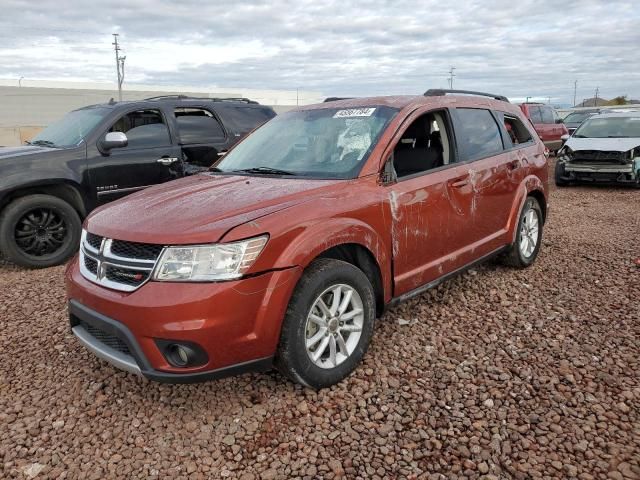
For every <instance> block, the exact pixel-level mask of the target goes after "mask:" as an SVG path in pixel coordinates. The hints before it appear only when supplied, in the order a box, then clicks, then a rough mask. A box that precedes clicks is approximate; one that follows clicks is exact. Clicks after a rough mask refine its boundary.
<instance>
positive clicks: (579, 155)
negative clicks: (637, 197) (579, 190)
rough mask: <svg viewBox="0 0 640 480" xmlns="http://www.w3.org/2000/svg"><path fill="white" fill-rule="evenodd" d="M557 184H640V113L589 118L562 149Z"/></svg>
mask: <svg viewBox="0 0 640 480" xmlns="http://www.w3.org/2000/svg"><path fill="white" fill-rule="evenodd" d="M555 180H556V185H558V186H564V185H567V184H570V183H573V182H592V183H593V182H604V183H625V184H631V185H635V186H638V187H640V112H624V113H604V114H600V115H596V116H594V117H591V118H589V119H588V120H586V121H585V122H584V123H583V124H582V125H580V127H578V129H577V130H576V131H575V132H574V133H573V135H572V136H571V137H569V139H568V140H567V141H566V143H565V144H564V146H563V147H562V148H561V149H560V151H559V152H558V161H557V162H556V171H555Z"/></svg>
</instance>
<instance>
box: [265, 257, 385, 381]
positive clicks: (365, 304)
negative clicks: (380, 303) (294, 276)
mask: <svg viewBox="0 0 640 480" xmlns="http://www.w3.org/2000/svg"><path fill="white" fill-rule="evenodd" d="M338 286H340V291H339V292H340V293H339V294H340V295H341V296H340V297H338V298H339V299H341V300H340V301H339V302H338V303H342V301H344V299H345V297H346V296H347V295H348V293H349V291H351V294H350V297H349V298H350V300H349V304H348V305H347V306H346V308H345V309H341V308H338V309H337V312H340V310H342V312H343V313H342V315H340V314H338V315H335V313H336V311H334V307H336V305H335V304H334V303H333V299H334V297H335V291H336V288H337V287H338ZM319 299H322V300H323V301H324V306H325V307H326V308H325V310H322V308H320V307H321V305H320V303H319ZM358 305H360V306H361V310H362V312H361V313H360V314H355V315H354V312H356V311H357V310H358ZM337 307H342V305H337ZM332 312H333V313H332ZM375 313H376V302H375V295H374V290H373V286H372V285H371V282H370V281H369V279H368V278H367V277H366V275H365V274H364V273H363V272H362V270H360V269H358V268H356V267H354V266H353V265H351V264H350V263H347V262H343V261H341V260H333V259H319V260H315V261H314V262H313V263H311V265H310V266H309V267H308V268H307V269H306V270H305V272H304V273H303V275H302V278H300V281H299V282H298V284H297V285H296V288H295V290H294V292H293V295H292V296H291V301H290V302H289V306H288V308H287V312H286V314H285V318H284V322H283V325H282V331H281V333H280V343H279V345H278V351H277V353H276V360H275V364H276V366H277V367H278V369H279V370H280V372H281V373H282V374H283V375H285V376H286V377H288V378H290V379H291V380H293V381H294V382H297V383H300V384H302V385H304V386H307V387H310V388H314V389H320V388H324V387H328V386H331V385H334V384H336V383H338V382H340V381H341V380H343V379H344V378H345V377H347V376H348V375H349V374H350V373H351V372H353V370H354V369H355V368H356V366H357V365H358V364H359V363H360V361H361V360H362V357H363V356H364V354H365V352H366V351H367V348H368V347H369V342H370V341H371V337H372V335H373V328H374V320H375ZM312 314H313V315H314V316H313V317H312ZM327 314H330V315H331V316H329V315H327ZM327 317H329V318H327ZM347 317H351V318H347ZM312 318H314V320H312ZM319 320H320V322H318V321H319ZM322 321H324V326H322ZM340 322H343V323H340ZM358 328H359V329H360V331H359V332H358V331H357V330H358ZM358 333H359V336H358ZM314 339H315V340H316V341H315V342H314ZM340 339H342V341H341V340H340ZM308 340H309V341H310V342H313V343H311V344H310V346H309V348H307V341H308ZM323 346H324V349H322V350H321V348H322V347H323ZM343 352H346V353H347V354H345V353H343ZM332 353H333V356H332ZM312 356H318V359H317V360H315V361H314V360H313V359H312ZM332 359H333V361H332Z"/></svg>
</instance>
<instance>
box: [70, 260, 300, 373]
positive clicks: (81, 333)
mask: <svg viewBox="0 0 640 480" xmlns="http://www.w3.org/2000/svg"><path fill="white" fill-rule="evenodd" d="M300 274H301V269H300V268H298V267H293V268H289V269H286V270H282V271H274V272H268V273H264V274H261V275H257V276H255V277H251V278H245V279H242V280H238V281H232V282H219V283H168V282H149V283H147V284H145V285H144V286H142V287H141V288H140V289H138V290H136V291H135V292H132V293H124V292H118V291H114V290H110V289H107V288H104V287H101V286H98V285H95V284H94V283H92V282H90V281H88V280H87V279H85V278H84V277H83V276H82V275H81V274H80V271H79V268H78V262H77V260H74V261H73V262H72V263H71V265H70V266H69V268H68V270H67V273H66V283H67V295H68V298H69V320H70V324H71V329H72V332H73V333H74V335H75V336H76V337H77V338H78V340H79V341H80V343H82V344H83V345H84V346H85V347H86V348H88V349H89V350H90V351H92V352H93V353H94V354H95V355H96V356H98V357H100V358H102V359H103V360H106V361H108V362H109V363H111V364H113V365H114V366H116V367H117V368H120V369H122V370H125V371H128V372H132V373H135V374H141V375H144V376H145V377H147V378H149V379H152V380H157V381H162V382H171V383H187V382H195V381H201V380H209V379H213V378H219V377H223V376H227V375H233V374H238V373H242V372H246V371H255V370H264V369H267V368H269V367H270V366H271V362H272V358H273V355H274V354H275V350H276V348H277V344H278V340H279V336H280V326H281V323H282V319H283V317H284V314H285V311H286V307H287V304H288V302H289V298H290V296H291V293H292V291H293V288H294V287H295V284H296V282H297V280H298V278H299V276H300ZM157 340H173V341H180V342H192V343H195V344H197V345H198V346H200V347H201V348H202V349H203V350H204V351H205V352H206V354H207V357H208V358H207V361H206V363H205V364H203V365H199V366H196V367H186V368H180V367H175V366H172V365H171V364H170V363H169V362H168V360H167V359H166V358H165V355H164V354H163V352H162V351H161V349H160V348H159V346H158V343H157Z"/></svg>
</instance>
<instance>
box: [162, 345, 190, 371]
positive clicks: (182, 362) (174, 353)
mask: <svg viewBox="0 0 640 480" xmlns="http://www.w3.org/2000/svg"><path fill="white" fill-rule="evenodd" d="M168 353H169V355H170V356H171V360H173V363H175V364H176V365H177V366H178V367H185V366H187V365H188V364H189V360H190V357H192V356H193V355H192V354H193V352H192V351H191V349H188V348H187V347H183V346H182V345H176V344H175V343H173V344H171V345H169V348H168Z"/></svg>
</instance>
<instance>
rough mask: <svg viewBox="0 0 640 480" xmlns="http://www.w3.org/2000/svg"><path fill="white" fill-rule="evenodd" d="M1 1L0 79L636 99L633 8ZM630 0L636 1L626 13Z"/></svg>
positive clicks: (637, 17)
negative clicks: (121, 65) (120, 69)
mask: <svg viewBox="0 0 640 480" xmlns="http://www.w3.org/2000/svg"><path fill="white" fill-rule="evenodd" d="M92 3H94V4H93V5H91V6H89V5H88V2H85V1H82V0H68V1H67V0H58V1H55V2H54V1H44V0H40V1H20V0H1V1H0V9H1V11H2V15H1V16H0V40H1V42H0V77H1V78H14V79H17V78H19V77H24V78H25V79H51V80H66V81H99V82H105V81H106V82H110V81H114V77H115V66H114V63H115V60H114V53H113V47H112V45H111V42H112V37H111V35H110V34H111V33H113V32H118V33H119V34H120V42H121V44H122V46H123V49H124V54H125V55H126V56H127V60H126V65H127V82H130V83H137V84H150V85H163V84H164V85H189V86H197V87H209V86H219V87H245V88H264V89H280V88H282V89H296V88H300V89H301V90H317V91H320V92H323V93H325V94H326V95H358V96H362V95H384V94H393V93H421V92H423V91H424V90H425V89H427V88H430V87H446V86H447V83H448V74H447V72H448V71H449V69H450V67H451V66H455V68H456V69H455V74H456V77H455V78H454V87H456V88H461V89H475V90H486V91H491V92H495V93H501V94H505V95H507V96H509V97H511V98H518V97H520V98H524V97H526V96H532V97H536V98H545V99H546V98H547V97H550V98H551V101H552V102H554V103H570V102H572V101H573V86H574V81H575V80H578V92H577V99H578V102H579V101H581V100H582V99H583V98H587V97H592V96H593V95H594V91H595V89H596V87H599V88H600V96H602V97H605V98H611V97H614V96H616V95H624V94H627V95H629V96H630V97H631V98H640V5H639V4H638V1H637V0H634V1H626V2H625V1H604V0H603V1H590V0H582V1H574V0H563V1H557V0H555V1H549V0H540V1H536V2H526V1H514V0H509V1H492V0H484V1H476V0H467V1H462V0H458V1H451V2H443V1H441V0H438V1H427V0H424V1H419V2H406V1H402V0H386V1H385V0H368V1H360V2H350V1H348V0H339V1H338V0H324V1H317V0H297V1H291V2H290V1H282V0H270V1H268V2H267V1H257V0H215V1H210V2H201V1H188V0H180V1H175V0H171V1H159V0H139V1H136V0H103V1H98V2H92ZM634 4H635V5H634Z"/></svg>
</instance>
